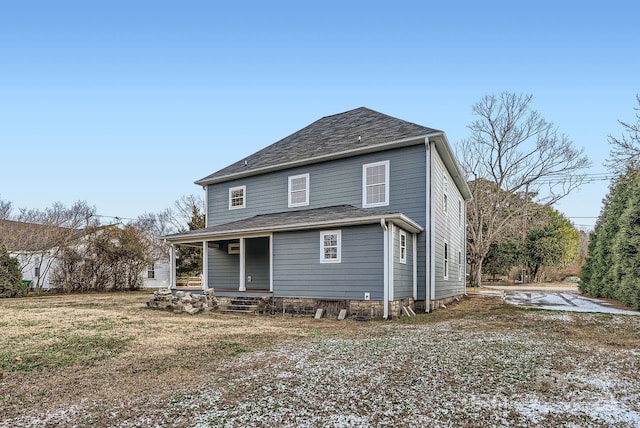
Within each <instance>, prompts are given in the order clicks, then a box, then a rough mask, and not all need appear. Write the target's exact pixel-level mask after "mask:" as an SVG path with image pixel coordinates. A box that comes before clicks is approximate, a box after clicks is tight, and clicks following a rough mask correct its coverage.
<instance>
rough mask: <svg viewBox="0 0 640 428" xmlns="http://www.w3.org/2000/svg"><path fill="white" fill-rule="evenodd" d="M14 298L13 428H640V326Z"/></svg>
mask: <svg viewBox="0 0 640 428" xmlns="http://www.w3.org/2000/svg"><path fill="white" fill-rule="evenodd" d="M148 296H149V294H148V293H131V294H124V293H120V294H91V295H72V296H66V295H63V296H45V297H30V298H26V299H5V300H0V332H1V334H0V371H1V375H0V427H16V426H17V427H20V426H24V427H27V426H29V427H31V426H36V427H45V426H47V427H49V426H60V427H66V426H77V427H83V426H120V427H138V426H139V427H142V426H163V427H164V426H180V427H182V426H194V427H218V426H220V427H241V426H264V427H266V426H270V427H272V426H296V427H299V426H310V427H316V426H318V427H320V426H323V427H324V426H329V427H368V426H422V425H436V426H514V425H517V426H558V425H563V426H603V427H604V426H618V427H627V426H628V427H636V426H640V317H630V316H623V315H610V314H590V313H586V314H582V313H566V312H546V311H540V310H527V309H521V308H516V307H511V306H507V305H503V304H502V301H501V299H500V298H499V297H486V296H471V297H468V298H465V299H463V300H462V301H461V302H460V303H459V304H454V305H452V306H449V307H448V308H447V309H443V310H439V311H436V312H435V313H433V314H422V315H419V316H417V317H412V318H404V319H400V320H394V321H369V322H357V321H352V320H345V321H337V320H333V319H322V320H313V319H310V318H299V317H290V316H289V317H283V316H273V317H269V316H234V315H222V314H217V313H204V314H197V315H194V316H190V315H187V314H174V313H172V312H168V311H164V310H154V309H148V308H146V306H145V301H146V299H147V297H148Z"/></svg>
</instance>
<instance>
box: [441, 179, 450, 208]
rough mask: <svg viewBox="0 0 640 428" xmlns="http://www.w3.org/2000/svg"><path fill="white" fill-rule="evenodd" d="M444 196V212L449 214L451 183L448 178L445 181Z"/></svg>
mask: <svg viewBox="0 0 640 428" xmlns="http://www.w3.org/2000/svg"><path fill="white" fill-rule="evenodd" d="M442 195H443V196H442V210H443V211H444V213H445V214H447V213H448V212H449V183H448V182H447V177H444V179H443V186H442Z"/></svg>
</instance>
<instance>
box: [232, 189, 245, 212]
mask: <svg viewBox="0 0 640 428" xmlns="http://www.w3.org/2000/svg"><path fill="white" fill-rule="evenodd" d="M246 193H247V186H239V187H231V188H230V189H229V209H230V210H236V209H238V208H244V207H246V206H247V197H246Z"/></svg>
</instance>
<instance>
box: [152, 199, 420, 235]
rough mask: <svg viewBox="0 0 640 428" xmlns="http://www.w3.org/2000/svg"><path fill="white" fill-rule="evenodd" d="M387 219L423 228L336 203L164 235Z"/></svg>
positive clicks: (232, 232)
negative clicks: (335, 204)
mask: <svg viewBox="0 0 640 428" xmlns="http://www.w3.org/2000/svg"><path fill="white" fill-rule="evenodd" d="M383 219H384V220H386V221H390V222H392V223H394V224H396V225H398V226H399V227H401V228H403V229H405V230H406V231H408V232H412V233H419V232H422V231H423V230H424V229H423V228H422V226H420V225H419V224H418V223H416V222H415V221H414V220H412V219H411V218H409V217H407V216H406V215H404V214H402V213H401V212H398V211H372V210H367V209H362V208H357V207H354V206H352V205H338V206H332V207H325V208H314V209H308V210H300V211H286V212H280V213H274V214H262V215H257V216H255V217H250V218H247V219H243V220H238V221H234V222H231V223H225V224H220V225H216V226H210V227H207V228H205V229H199V230H190V231H188V232H184V233H177V234H173V235H167V236H165V239H167V240H168V241H170V242H175V243H181V242H183V243H186V242H194V241H202V240H204V239H227V238H237V237H241V236H246V235H254V234H261V233H271V232H286V231H294V230H305V229H318V228H324V227H343V226H356V225H362V224H376V223H380V221H381V220H383Z"/></svg>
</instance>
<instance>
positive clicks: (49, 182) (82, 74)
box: [0, 0, 640, 225]
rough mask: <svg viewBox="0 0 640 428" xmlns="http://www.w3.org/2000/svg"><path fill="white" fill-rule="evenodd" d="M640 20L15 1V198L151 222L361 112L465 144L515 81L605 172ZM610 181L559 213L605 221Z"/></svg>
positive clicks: (566, 9)
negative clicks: (481, 104)
mask: <svg viewBox="0 0 640 428" xmlns="http://www.w3.org/2000/svg"><path fill="white" fill-rule="evenodd" d="M227 3H228V4H227ZM639 16H640V3H639V2H638V1H636V0H627V1H618V0H612V1H608V2H586V3H585V2H563V1H557V0H556V1H547V0H544V1H536V2H518V1H504V2H502V1H500V2H495V1H494V2H492V1H487V2H476V1H469V2H455V1H450V2H437V3H436V2H428V1H385V2H376V1H363V2H349V1H346V0H343V1H333V0H330V1H323V2H303V1H295V2H279V1H269V2H224V3H222V2H215V1H201V2H200V1H175V2H165V1H119V0H112V1H100V2H97V1H77V2H69V1H64V0H61V1H41V2H34V1H29V0H24V1H5V2H2V4H1V5H0V197H1V198H2V199H4V200H9V201H13V203H14V205H15V206H16V207H28V208H44V207H46V206H50V205H51V204H52V203H53V202H55V201H60V202H63V203H65V204H67V205H70V204H72V203H73V202H75V201H77V200H86V201H87V202H88V203H89V204H90V205H95V206H96V208H97V211H98V213H99V214H102V215H109V216H119V217H124V218H135V217H137V216H138V215H140V214H142V213H144V212H157V211H160V210H162V209H163V208H166V207H169V206H171V205H172V204H173V201H174V200H175V199H177V198H179V197H180V196H181V195H185V194H190V193H201V192H202V190H201V188H200V187H198V186H196V185H194V184H193V181H194V180H197V179H200V178H202V177H204V176H206V175H208V174H210V173H212V172H214V171H216V170H218V169H220V168H222V167H224V166H226V165H228V164H230V163H232V162H234V161H236V160H238V159H240V158H242V157H244V156H246V155H248V154H250V153H253V152H255V151H256V150H258V149H260V148H262V147H264V146H266V145H269V144H271V143H273V142H275V141H277V140H279V139H280V138H282V137H285V136H287V135H289V134H290V133H292V132H295V131H297V130H298V129H300V128H302V127H304V126H306V125H307V124H309V123H311V122H313V121H315V120H317V119H319V118H320V117H322V116H326V115H331V114H335V113H340V112H343V111H346V110H350V109H353V108H357V107H360V106H366V107H369V108H371V109H374V110H377V111H380V112H383V113H386V114H390V115H392V116H396V117H399V118H402V119H405V120H409V121H412V122H416V123H419V124H422V125H426V126H430V127H433V128H437V129H442V130H444V131H445V132H446V133H447V135H448V137H449V141H450V142H451V143H452V145H455V144H456V143H457V142H458V141H460V140H461V139H463V138H465V137H467V136H468V132H467V128H466V126H467V124H468V123H469V122H470V121H471V120H472V115H471V105H472V104H473V103H475V102H476V101H477V100H478V99H480V97H482V96H483V95H485V94H488V93H498V92H501V91H511V92H524V93H531V94H533V95H534V97H535V98H534V107H535V108H536V109H538V110H539V111H540V112H541V113H542V115H543V116H544V117H545V118H546V119H548V120H551V121H553V122H554V123H555V124H556V125H557V127H558V129H559V130H560V131H561V132H563V133H565V134H568V135H569V136H570V137H571V138H572V139H573V140H574V142H575V144H576V145H577V146H580V147H584V148H585V150H586V151H587V153H588V154H589V156H590V157H591V159H592V160H593V168H592V171H591V172H592V173H598V172H604V168H603V166H602V162H603V160H604V159H605V158H606V156H607V153H608V145H607V135H608V134H615V135H619V134H620V131H621V128H620V126H619V125H618V124H617V120H618V119H626V120H631V119H633V118H634V116H633V115H634V111H633V107H634V106H636V102H635V95H636V93H639V92H640V54H639V53H638V52H639V49H640V29H639V28H640V22H639V20H638V17H639ZM606 191H607V182H600V183H594V184H589V185H586V186H584V187H583V188H582V190H581V191H580V192H578V193H576V194H575V195H573V196H570V197H568V198H567V199H566V200H564V201H563V202H562V203H561V204H559V205H558V208H559V209H560V210H561V211H562V212H564V213H565V214H566V215H568V216H570V217H590V216H591V217H595V216H597V215H598V213H599V211H600V207H601V200H602V198H603V197H604V195H605V194H606ZM574 222H575V223H577V224H584V225H592V224H593V222H594V219H575V220H574Z"/></svg>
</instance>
